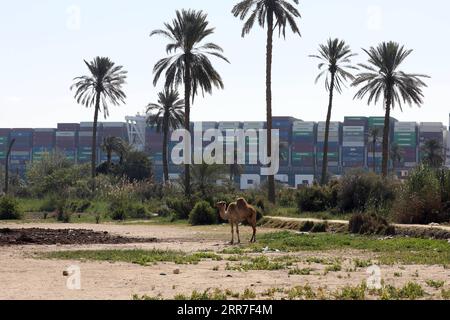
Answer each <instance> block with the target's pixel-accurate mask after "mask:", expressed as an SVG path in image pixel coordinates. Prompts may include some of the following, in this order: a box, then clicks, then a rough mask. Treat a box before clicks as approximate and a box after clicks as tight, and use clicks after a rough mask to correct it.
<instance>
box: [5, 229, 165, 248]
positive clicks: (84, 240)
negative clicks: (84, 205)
mask: <svg viewBox="0 0 450 320" xmlns="http://www.w3.org/2000/svg"><path fill="white" fill-rule="evenodd" d="M156 241H157V239H156V238H127V237H121V236H114V235H111V234H109V233H108V232H94V231H92V230H77V229H61V230H53V229H37V228H33V229H8V228H7V229H0V246H7V245H59V244H60V245H88V244H128V243H152V242H156Z"/></svg>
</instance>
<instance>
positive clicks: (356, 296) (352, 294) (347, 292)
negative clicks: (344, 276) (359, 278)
mask: <svg viewBox="0 0 450 320" xmlns="http://www.w3.org/2000/svg"><path fill="white" fill-rule="evenodd" d="M366 290H367V286H366V285H365V284H361V285H359V286H356V287H352V286H346V287H344V288H342V289H340V290H338V291H336V292H335V293H334V294H333V296H334V297H335V299H337V300H365V299H366Z"/></svg>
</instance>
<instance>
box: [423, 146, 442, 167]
mask: <svg viewBox="0 0 450 320" xmlns="http://www.w3.org/2000/svg"><path fill="white" fill-rule="evenodd" d="M443 149H444V148H443V146H442V145H441V144H440V143H439V141H437V140H435V139H431V140H428V141H427V142H425V144H424V145H423V147H422V152H423V162H424V163H426V164H427V165H429V166H430V167H432V168H440V167H442V165H443V164H444V156H443Z"/></svg>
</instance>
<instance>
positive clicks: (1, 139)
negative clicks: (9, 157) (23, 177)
mask: <svg viewBox="0 0 450 320" xmlns="http://www.w3.org/2000/svg"><path fill="white" fill-rule="evenodd" d="M10 132H11V130H10V129H0V164H1V165H5V162H6V153H7V152H8V146H9V134H10Z"/></svg>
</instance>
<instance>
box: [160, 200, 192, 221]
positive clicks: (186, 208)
mask: <svg viewBox="0 0 450 320" xmlns="http://www.w3.org/2000/svg"><path fill="white" fill-rule="evenodd" d="M166 204H167V206H168V207H169V209H172V210H173V211H174V212H175V213H176V214H177V217H178V219H180V220H186V219H188V218H189V214H190V213H191V211H192V209H193V208H194V205H193V201H192V200H189V199H187V198H184V197H180V198H171V199H167V200H166Z"/></svg>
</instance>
